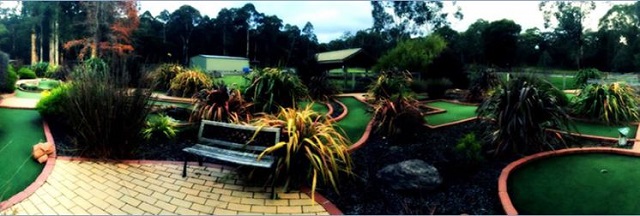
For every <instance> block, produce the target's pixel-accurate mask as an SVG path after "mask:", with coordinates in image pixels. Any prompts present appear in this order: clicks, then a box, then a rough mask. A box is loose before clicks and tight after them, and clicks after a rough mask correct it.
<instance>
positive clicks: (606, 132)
mask: <svg viewBox="0 0 640 216" xmlns="http://www.w3.org/2000/svg"><path fill="white" fill-rule="evenodd" d="M573 123H574V125H575V126H576V127H575V128H571V127H570V128H569V131H571V132H578V133H580V134H585V135H595V136H603V137H610V138H618V134H619V132H618V128H622V127H629V128H631V130H630V131H629V136H628V137H630V138H634V137H636V132H637V131H638V126H637V125H628V126H621V125H618V126H608V125H605V124H601V123H591V122H583V121H573ZM563 129H565V128H563ZM576 129H577V130H576Z"/></svg>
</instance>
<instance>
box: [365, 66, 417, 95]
mask: <svg viewBox="0 0 640 216" xmlns="http://www.w3.org/2000/svg"><path fill="white" fill-rule="evenodd" d="M411 82H412V78H411V73H409V72H408V71H383V72H381V73H380V75H379V76H378V78H377V79H376V80H375V82H373V83H371V85H369V87H368V94H369V95H370V96H372V97H373V99H374V100H375V101H378V100H381V99H389V98H391V97H392V96H393V95H396V94H400V93H403V92H406V91H408V90H409V86H410V84H411Z"/></svg>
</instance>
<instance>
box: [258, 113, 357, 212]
mask: <svg viewBox="0 0 640 216" xmlns="http://www.w3.org/2000/svg"><path fill="white" fill-rule="evenodd" d="M256 120H257V121H256V122H254V125H257V126H259V127H266V126H270V127H280V128H282V130H283V135H284V137H285V139H282V140H283V141H280V142H278V143H276V144H275V145H274V146H271V147H269V148H267V149H265V150H264V151H263V152H262V153H261V154H260V157H262V156H264V155H267V154H275V155H278V156H279V157H278V160H277V169H278V171H277V173H279V175H280V176H283V177H284V178H285V179H286V184H285V188H288V185H289V184H290V182H292V181H293V182H300V181H305V182H308V181H310V183H311V194H314V191H315V188H316V183H317V181H318V179H319V178H320V179H322V180H323V181H324V182H325V183H330V184H331V185H333V188H334V189H335V190H336V192H337V185H336V184H337V183H338V182H339V181H338V177H339V174H340V173H341V172H344V173H347V174H351V168H352V162H351V157H350V154H349V153H348V147H349V143H348V141H347V138H345V137H344V136H342V134H341V133H340V132H338V131H337V130H336V129H335V128H334V127H333V122H332V121H331V120H330V119H328V118H324V117H323V116H322V115H320V114H318V113H316V112H314V111H313V110H311V107H310V106H307V107H306V108H305V109H303V110H300V111H299V110H296V109H294V108H280V112H278V113H277V114H275V115H271V114H265V115H263V116H261V117H259V118H257V119H256ZM278 177H279V176H278ZM311 198H312V199H313V198H314V197H313V195H312V196H311Z"/></svg>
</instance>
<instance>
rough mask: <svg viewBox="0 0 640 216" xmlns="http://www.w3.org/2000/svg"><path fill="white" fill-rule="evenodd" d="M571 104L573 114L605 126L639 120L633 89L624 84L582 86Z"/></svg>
mask: <svg viewBox="0 0 640 216" xmlns="http://www.w3.org/2000/svg"><path fill="white" fill-rule="evenodd" d="M576 98H577V99H576V102H575V103H574V104H573V110H574V112H575V113H576V114H577V115H579V116H581V117H586V118H592V119H598V120H600V121H602V122H604V123H607V124H622V123H628V122H632V121H636V120H638V118H639V113H638V101H637V99H636V94H635V91H634V90H633V88H631V87H630V86H628V85H625V84H624V83H618V82H616V83H611V84H589V85H586V86H584V88H583V89H582V90H581V91H580V93H579V94H578V96H577V97H576Z"/></svg>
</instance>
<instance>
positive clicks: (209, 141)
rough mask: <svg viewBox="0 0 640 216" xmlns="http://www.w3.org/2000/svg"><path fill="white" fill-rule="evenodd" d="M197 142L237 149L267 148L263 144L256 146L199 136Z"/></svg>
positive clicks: (260, 149) (256, 149) (258, 149)
mask: <svg viewBox="0 0 640 216" xmlns="http://www.w3.org/2000/svg"><path fill="white" fill-rule="evenodd" d="M198 141H199V142H201V143H203V144H213V145H221V146H225V147H227V148H229V149H238V150H241V149H242V150H250V151H264V150H265V149H267V147H264V146H258V145H251V144H238V143H233V142H227V141H224V140H215V139H208V138H204V137H201V138H200V139H199V140H198Z"/></svg>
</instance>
